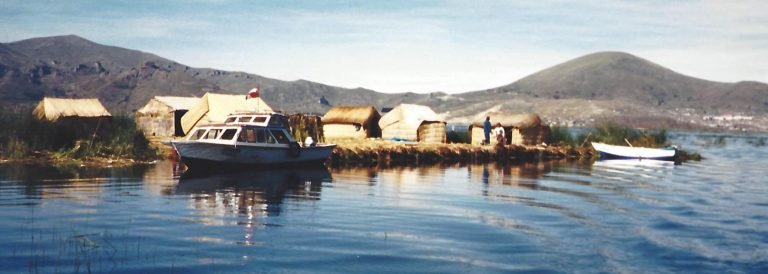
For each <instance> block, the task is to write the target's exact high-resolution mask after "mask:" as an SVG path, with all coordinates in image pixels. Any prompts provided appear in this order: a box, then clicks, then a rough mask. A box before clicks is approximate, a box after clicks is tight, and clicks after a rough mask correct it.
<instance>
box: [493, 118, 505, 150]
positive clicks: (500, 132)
mask: <svg viewBox="0 0 768 274" xmlns="http://www.w3.org/2000/svg"><path fill="white" fill-rule="evenodd" d="M493 135H496V142H497V143H498V144H499V145H506V144H507V135H506V132H505V131H504V127H502V126H501V123H498V124H496V128H494V129H493Z"/></svg>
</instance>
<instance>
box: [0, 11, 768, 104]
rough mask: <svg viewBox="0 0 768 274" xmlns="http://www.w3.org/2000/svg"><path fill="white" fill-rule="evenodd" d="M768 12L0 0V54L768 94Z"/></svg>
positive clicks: (443, 85) (435, 82) (468, 84)
mask: <svg viewBox="0 0 768 274" xmlns="http://www.w3.org/2000/svg"><path fill="white" fill-rule="evenodd" d="M767 14H768V1H765V0H743V1H742V0H658V1H657V0H635V1H610V0H582V1H557V0H552V1H547V0H539V1H512V0H510V1H502V0H488V1H486V0H472V1H448V0H445V1H437V0H434V1H433V0H423V1H422V0H411V1H399V0H375V1H320V0H307V1H301V0H296V1H293V0H274V1H226V0H187V1H181V0H162V1H157V0H149V1H145V0H130V1H117V0H103V1H98V0H92V1H81V0H67V1H58V0H51V1H47V0H21V1H17V0H1V1H0V42H4V43H5V42H13V41H18V40H23V39H28V38H33V37H43V36H55V35H67V34H75V35H78V36H81V37H83V38H86V39H88V40H91V41H94V42H96V43H100V44H105V45H112V46H118V47H124V48H129V49H135V50H140V51H143V52H149V53H153V54H156V55H159V56H161V57H164V58H168V59H171V60H174V61H176V62H179V63H181V64H184V65H188V66H192V67H207V68H215V69H221V70H231V71H243V72H248V73H253V74H258V75H261V76H264V77H268V78H275V79H280V80H286V81H293V80H298V79H304V80H309V81H314V82H319V83H323V84H328V85H333V86H339V87H346V88H357V87H364V88H369V89H373V90H376V91H379V92H388V93H393V92H417V93H427V92H436V91H442V92H447V93H459V92H468V91H476V90H482V89H488V88H493V87H498V86H502V85H506V84H509V83H512V82H514V81H516V80H519V79H521V78H523V77H525V76H527V75H530V74H533V73H535V72H537V71H540V70H543V69H546V68H548V67H550V66H553V65H557V64H559V63H562V62H565V61H568V60H570V59H573V58H577V57H579V56H582V55H586V54H589V53H594V52H599V51H623V52H628V53H631V54H634V55H636V56H639V57H642V58H644V59H647V60H650V61H652V62H655V63H657V64H659V65H662V66H665V67H667V68H670V69H672V70H675V71H677V72H680V73H683V74H685V75H689V76H693V77H698V78H703V79H707V80H713V81H721V82H737V81H742V80H752V81H760V82H764V83H768V15H767Z"/></svg>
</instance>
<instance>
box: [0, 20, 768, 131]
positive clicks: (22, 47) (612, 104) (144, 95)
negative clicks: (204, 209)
mask: <svg viewBox="0 0 768 274" xmlns="http://www.w3.org/2000/svg"><path fill="white" fill-rule="evenodd" d="M254 86H259V87H261V90H262V93H261V94H262V99H264V100H265V101H266V102H267V103H268V104H270V106H272V107H273V108H275V109H278V110H283V111H286V112H314V113H324V112H325V111H327V110H328V109H329V108H330V107H331V106H334V105H374V106H376V107H377V108H378V109H382V108H385V107H394V106H396V105H397V104H400V103H403V102H406V103H415V104H424V105H428V106H431V107H432V108H433V109H435V111H436V112H438V113H442V114H443V115H444V116H445V117H446V118H447V119H448V120H449V121H451V122H466V121H469V120H472V119H473V117H475V116H477V115H482V113H483V112H485V111H488V110H499V109H507V110H511V111H517V112H536V113H539V114H540V115H541V116H542V117H543V118H544V120H545V121H548V122H550V123H559V124H565V125H576V126H581V125H590V124H591V123H594V122H595V121H599V120H605V119H610V120H622V121H624V122H626V123H628V124H630V125H633V126H641V127H666V128H688V127H694V128H699V127H706V126H711V125H712V124H713V122H712V117H713V116H715V117H718V116H722V115H726V114H738V115H742V116H746V117H753V118H750V120H745V121H742V120H738V121H736V122H733V123H730V124H729V125H727V127H736V128H738V127H741V128H747V129H757V130H768V120H767V118H765V117H766V115H765V114H766V112H768V85H766V84H764V83H758V82H738V83H720V82H713V81H707V80H702V79H697V78H693V77H689V76H685V75H682V74H679V73H677V72H674V71H672V70H669V69H667V68H664V67H662V66H660V65H658V64H655V63H653V62H650V61H648V60H645V59H642V58H639V57H636V56H633V55H631V54H627V53H621V52H600V53H594V54H590V55H586V56H582V57H579V58H576V59H573V60H570V61H567V62H565V63H562V64H560V65H557V66H554V67H551V68H547V69H544V70H542V71H540V72H537V73H534V74H532V75H530V76H527V77H525V78H523V79H520V80H518V81H516V82H513V83H511V84H509V85H505V86H501V87H497V88H491V89H487V90H481V91H474V92H466V93H460V94H444V93H429V94H417V93H400V94H385V93H379V92H375V91H373V90H368V89H364V88H357V89H346V88H340V87H334V86H329V85H324V84H321V83H315V82H311V81H306V80H297V81H281V80H276V79H270V78H266V77H263V76H259V75H255V74H249V73H244V72H231V71H222V70H216V69H208V68H192V67H189V66H186V65H183V64H179V63H177V62H174V61H172V60H168V59H165V58H162V57H159V56H156V55H153V54H150V53H144V52H140V51H136V50H130V49H124V48H119V47H112V46H105V45H100V44H97V43H94V42H91V41H88V40H86V39H83V38H81V37H78V36H74V35H68V36H56V37H43V38H33V39H28V40H23V41H18V42H12V43H6V44H1V43H0V104H2V105H11V104H13V105H18V104H33V103H35V102H37V101H38V100H40V98H42V97H43V96H56V97H74V98H82V97H98V98H99V99H100V100H101V101H102V102H103V103H104V104H105V105H106V106H107V108H109V110H110V111H112V112H113V113H130V112H132V111H133V110H135V109H138V108H140V107H141V106H142V105H144V104H145V103H146V102H147V101H148V100H149V98H151V97H152V96H155V95H166V96H190V95H194V96H200V95H202V94H204V93H205V92H207V91H214V92H220V93H232V94H245V92H246V91H247V90H249V89H251V88H252V87H254ZM707 119H709V120H707Z"/></svg>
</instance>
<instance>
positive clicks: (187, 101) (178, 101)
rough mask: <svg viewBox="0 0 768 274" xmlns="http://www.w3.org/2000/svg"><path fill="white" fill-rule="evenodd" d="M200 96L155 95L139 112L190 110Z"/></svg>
mask: <svg viewBox="0 0 768 274" xmlns="http://www.w3.org/2000/svg"><path fill="white" fill-rule="evenodd" d="M198 101H200V98H199V97H177V96H155V97H154V98H152V99H150V100H149V102H147V104H146V105H144V106H143V107H142V108H140V109H139V110H137V111H136V112H138V113H152V112H157V111H160V110H162V111H168V109H170V110H188V109H190V108H192V106H194V105H195V104H197V102H198Z"/></svg>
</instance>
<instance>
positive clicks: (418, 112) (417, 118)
mask: <svg viewBox="0 0 768 274" xmlns="http://www.w3.org/2000/svg"><path fill="white" fill-rule="evenodd" d="M424 121H429V122H443V119H441V118H440V116H438V115H437V113H435V112H434V111H433V110H432V109H431V108H429V107H428V106H422V105H412V104H400V105H399V106H397V107H395V108H393V109H392V110H391V111H389V112H387V114H384V116H381V119H380V120H379V126H380V127H381V129H382V130H383V129H384V128H385V127H387V126H389V125H392V124H395V123H405V124H407V125H408V127H411V128H413V129H414V130H416V128H418V127H419V125H421V123H422V122H424Z"/></svg>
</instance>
